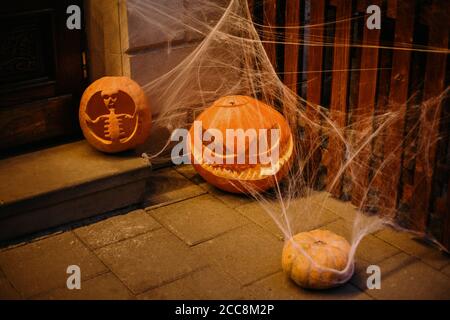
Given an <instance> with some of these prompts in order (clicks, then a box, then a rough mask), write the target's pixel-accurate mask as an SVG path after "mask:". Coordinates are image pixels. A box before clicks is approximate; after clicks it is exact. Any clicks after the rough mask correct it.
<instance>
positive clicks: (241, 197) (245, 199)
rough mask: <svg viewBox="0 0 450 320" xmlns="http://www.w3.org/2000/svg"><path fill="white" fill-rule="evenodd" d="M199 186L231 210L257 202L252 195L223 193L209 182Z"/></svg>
mask: <svg viewBox="0 0 450 320" xmlns="http://www.w3.org/2000/svg"><path fill="white" fill-rule="evenodd" d="M199 186H200V187H201V188H203V189H204V190H205V191H207V192H208V193H210V194H212V195H213V196H214V197H216V198H217V199H219V200H220V201H222V202H223V203H225V204H226V205H227V206H229V207H230V208H237V207H239V206H242V205H244V204H247V203H252V202H255V199H254V198H253V197H252V196H251V195H246V194H237V193H231V192H226V191H222V190H220V189H218V188H216V187H214V186H213V185H211V184H209V183H207V182H203V183H201V184H199Z"/></svg>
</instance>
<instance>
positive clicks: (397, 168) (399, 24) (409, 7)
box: [379, 1, 415, 216]
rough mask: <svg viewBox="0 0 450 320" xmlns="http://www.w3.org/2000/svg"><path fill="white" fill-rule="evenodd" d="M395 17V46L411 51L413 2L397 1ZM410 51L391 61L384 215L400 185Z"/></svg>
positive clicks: (388, 212) (389, 210) (394, 203)
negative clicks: (391, 121) (391, 117)
mask: <svg viewBox="0 0 450 320" xmlns="http://www.w3.org/2000/svg"><path fill="white" fill-rule="evenodd" d="M396 11H397V12H401V13H402V14H399V15H398V16H397V20H396V23H395V35H394V46H395V47H406V48H409V47H411V43H412V40H413V28H414V14H415V3H414V1H397V10H396ZM410 62H411V51H410V50H395V51H394V54H393V58H392V73H391V80H390V92H389V98H388V107H389V110H390V111H391V112H393V114H395V120H394V121H393V123H392V124H391V125H389V126H388V127H387V128H386V131H385V137H386V138H385V140H384V157H385V160H386V165H385V167H384V169H383V172H384V173H383V175H379V177H383V179H384V181H383V185H384V190H383V196H382V207H383V209H384V214H386V215H391V216H392V215H394V214H395V212H396V207H397V199H398V190H399V181H400V173H401V164H402V153H403V146H402V142H403V139H404V136H403V135H404V127H405V113H406V102H407V98H408V84H409V66H410Z"/></svg>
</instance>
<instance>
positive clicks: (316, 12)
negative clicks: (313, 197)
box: [305, 0, 325, 181]
mask: <svg viewBox="0 0 450 320" xmlns="http://www.w3.org/2000/svg"><path fill="white" fill-rule="evenodd" d="M324 22H325V0H316V1H311V8H310V22H309V24H310V26H311V27H308V29H307V31H306V32H305V42H306V46H305V48H306V50H307V61H306V67H307V69H306V71H307V73H306V79H307V82H308V85H307V87H306V99H307V101H308V103H307V105H306V116H307V118H308V120H309V121H311V123H310V124H307V129H306V130H305V132H306V141H307V142H308V146H309V147H308V150H309V155H310V157H311V158H310V159H309V161H308V166H307V169H308V173H307V174H308V176H309V178H310V179H311V180H310V181H313V180H314V179H315V178H316V174H317V168H318V165H319V162H320V156H321V150H320V148H319V145H320V144H319V141H320V140H319V139H320V127H319V126H320V121H321V119H320V114H319V112H318V109H317V108H319V106H320V104H321V95H322V72H321V71H322V64H323V45H322V44H323V33H324V26H323V25H321V24H323V23H324Z"/></svg>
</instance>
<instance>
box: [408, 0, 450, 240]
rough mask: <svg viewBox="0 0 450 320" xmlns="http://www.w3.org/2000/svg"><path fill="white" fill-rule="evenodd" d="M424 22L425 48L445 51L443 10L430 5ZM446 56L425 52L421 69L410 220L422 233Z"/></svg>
mask: <svg viewBox="0 0 450 320" xmlns="http://www.w3.org/2000/svg"><path fill="white" fill-rule="evenodd" d="M429 9H430V10H431V12H430V13H429V14H428V16H429V17H433V18H432V19H430V20H429V21H428V27H429V34H428V39H429V40H428V46H429V47H434V48H442V49H444V50H445V49H447V48H448V30H449V29H448V28H449V25H448V22H447V20H446V19H445V15H444V14H443V12H444V10H445V8H443V6H442V5H441V6H439V5H437V3H436V1H434V2H433V4H432V5H431V7H430V8H429ZM446 60H447V55H446V54H445V53H428V54H427V62H426V69H425V80H424V92H423V100H424V101H425V102H426V104H425V105H422V108H421V117H420V121H421V122H420V127H419V134H418V150H419V152H418V154H417V156H416V166H415V172H414V188H413V190H415V191H416V192H415V194H414V197H413V198H412V206H411V207H412V209H413V210H412V212H411V220H412V221H413V222H414V227H415V228H416V229H418V230H421V231H423V230H425V228H426V223H427V217H428V209H429V207H430V201H431V192H432V182H433V173H434V168H435V164H436V161H435V160H436V150H437V149H436V148H437V139H438V136H439V125H440V120H441V119H440V115H441V107H442V102H441V101H439V99H438V98H437V97H438V96H439V95H440V94H441V93H442V92H443V90H444V87H445V83H444V82H445V68H446Z"/></svg>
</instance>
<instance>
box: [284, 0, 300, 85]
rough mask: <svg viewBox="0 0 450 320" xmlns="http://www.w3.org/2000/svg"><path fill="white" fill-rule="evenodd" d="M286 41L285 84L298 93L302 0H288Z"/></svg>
mask: <svg viewBox="0 0 450 320" xmlns="http://www.w3.org/2000/svg"><path fill="white" fill-rule="evenodd" d="M285 26H286V27H287V28H286V29H285V30H286V32H285V36H286V41H287V42H288V43H287V44H286V45H285V47H284V84H285V85H286V86H287V87H288V88H289V89H291V90H292V91H293V92H295V93H297V82H298V55H299V45H298V44H289V43H298V42H299V34H300V0H290V1H287V2H286V22H285Z"/></svg>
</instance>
